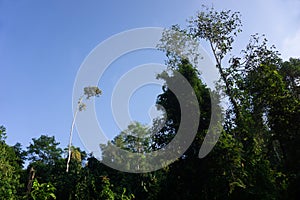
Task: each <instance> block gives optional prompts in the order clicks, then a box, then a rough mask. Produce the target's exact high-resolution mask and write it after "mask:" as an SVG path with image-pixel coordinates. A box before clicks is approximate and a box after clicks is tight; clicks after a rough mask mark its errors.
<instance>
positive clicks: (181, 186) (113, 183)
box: [0, 8, 300, 200]
mask: <svg viewBox="0 0 300 200" xmlns="http://www.w3.org/2000/svg"><path fill="white" fill-rule="evenodd" d="M240 27H241V21H240V17H239V13H237V12H231V11H221V12H218V11H215V10H214V9H210V8H209V9H208V8H207V9H206V10H205V11H203V12H199V13H198V14H197V15H196V16H195V17H194V18H192V19H191V21H190V22H189V25H188V26H187V28H180V27H179V26H173V27H172V28H171V30H176V31H179V32H180V33H182V34H184V35H187V36H188V37H190V38H193V39H194V40H196V41H202V40H203V41H206V42H208V44H209V45H210V47H211V50H212V54H213V55H214V58H215V61H216V67H217V69H218V71H219V75H220V81H219V82H218V88H219V91H211V90H210V89H208V87H207V86H206V85H205V84H204V83H203V82H202V81H201V79H200V77H201V72H199V71H198V70H197V68H196V66H194V65H195V64H197V63H194V62H190V61H189V59H188V57H184V56H180V55H178V54H173V53H172V52H169V50H170V49H172V48H173V47H172V46H171V45H173V44H174V43H176V41H175V42H174V41H173V42H170V40H172V39H173V40H174V38H172V37H170V34H169V35H168V34H166V35H165V36H167V37H164V38H162V41H161V42H162V44H161V45H160V49H162V50H164V51H166V54H167V56H168V60H167V63H168V65H169V66H168V67H169V68H168V70H169V71H168V70H167V71H165V72H163V73H162V74H160V75H158V78H160V79H163V80H164V81H165V85H164V87H163V93H162V94H160V95H159V96H158V97H157V104H160V105H161V106H163V107H164V109H165V111H166V113H167V119H166V123H165V124H164V126H163V127H162V128H161V129H160V130H159V131H157V129H155V128H153V129H149V128H148V127H146V126H144V125H142V124H140V123H139V122H134V123H133V124H131V125H130V126H129V127H128V129H127V130H124V131H123V132H121V133H120V134H119V135H117V136H116V137H115V138H114V139H113V140H112V141H111V142H109V143H108V144H106V145H101V148H102V153H103V155H102V159H103V160H105V159H112V158H113V159H114V162H116V163H117V162H121V161H120V157H118V155H117V154H115V152H114V151H110V147H111V146H112V145H115V146H117V147H119V148H121V149H124V150H126V151H130V152H132V153H136V155H139V157H141V158H142V157H143V156H142V155H143V154H145V153H148V152H151V151H155V150H158V149H163V148H164V147H165V146H166V145H167V144H168V143H169V142H170V141H171V140H172V138H174V136H175V135H176V132H177V130H178V128H179V125H180V122H181V110H180V109H181V108H180V106H182V105H180V104H179V102H178V99H177V98H176V95H175V94H174V93H173V92H172V90H170V88H169V87H168V86H170V85H171V84H173V85H174V81H177V79H176V76H177V75H176V73H175V72H179V73H180V74H181V75H183V76H184V77H185V78H186V80H187V81H188V82H189V84H190V85H191V87H192V88H193V91H194V93H195V95H196V97H197V100H198V104H199V105H197V106H199V108H200V110H201V115H200V118H199V119H198V118H191V119H190V123H191V124H198V129H197V134H196V137H195V138H194V140H193V142H192V144H191V145H190V147H189V148H188V149H187V150H186V151H185V153H184V154H183V155H182V156H181V157H180V158H178V159H177V160H176V161H175V162H173V163H172V164H170V165H168V166H165V167H164V168H162V169H160V170H157V171H154V172H149V173H125V172H120V171H117V170H114V169H111V168H109V167H107V166H106V165H104V164H103V163H102V162H101V161H99V160H97V159H96V158H94V157H93V155H87V154H86V153H85V152H84V151H82V150H81V149H80V148H78V147H74V146H70V145H69V146H68V148H66V149H65V150H62V149H61V148H59V142H57V141H56V140H55V138H54V137H53V136H48V135H41V136H40V137H39V138H33V139H32V143H30V144H29V146H28V147H27V148H26V150H24V149H23V148H22V146H21V144H19V143H17V144H16V145H14V146H9V145H7V144H6V142H5V138H6V129H5V127H3V126H1V127H0V199H122V200H130V199H149V200H150V199H185V200H188V199H191V200H193V199H263V200H265V199H297V196H298V197H299V196H300V194H299V188H300V149H299V147H298V144H299V142H300V136H299V135H300V133H299V132H300V94H299V91H300V59H296V58H291V59H290V60H289V61H285V62H283V61H282V60H281V59H280V57H279V53H278V52H277V51H276V50H275V48H274V47H269V46H268V45H267V40H266V39H265V38H263V37H260V36H258V35H253V36H252V37H251V39H250V41H249V44H248V45H247V46H246V48H245V49H244V50H242V52H241V54H240V55H237V56H229V55H228V54H229V53H230V52H231V50H232V48H233V46H232V44H233V42H234V40H235V37H236V36H237V35H238V33H239V32H240V31H241V29H240ZM170 33H171V32H170ZM177 39H178V38H177ZM201 67H205V66H201ZM175 84H180V83H178V82H176V83H175ZM85 92H87V91H85ZM97 94H100V92H98V93H97ZM182 95H186V94H182ZM211 95H213V96H214V97H215V98H216V99H219V100H220V99H221V98H227V99H228V100H229V106H228V107H226V108H225V109H223V110H222V107H221V105H220V104H219V103H218V106H217V108H214V110H212V109H211V101H212V99H211ZM90 96H93V95H90ZM90 96H89V97H90ZM193 103H194V102H191V104H189V105H187V106H193ZM216 110H218V111H220V113H223V114H224V116H223V117H224V123H222V124H221V123H220V124H215V126H221V127H223V130H222V133H221V136H220V138H219V140H218V142H217V143H216V146H215V147H214V148H213V150H212V151H211V152H210V153H209V154H208V155H207V156H206V157H205V158H202V159H200V158H199V156H198V154H199V149H200V148H201V145H202V143H203V140H204V137H205V135H206V134H207V130H208V127H209V124H210V119H211V115H212V113H213V112H216ZM221 111H222V112H221ZM159 120H160V119H156V121H154V124H155V123H157V124H159ZM71 133H72V130H71ZM186 134H188V133H186ZM66 155H68V157H67V156H66ZM68 158H69V161H70V162H69V166H68V170H67V171H66V164H67V161H68ZM122 159H124V158H122ZM125 159H126V158H125ZM25 162H27V163H28V165H26V166H24V163H25ZM140 164H143V163H142V161H141V162H139V163H136V166H135V167H136V169H137V170H138V169H139V165H140Z"/></svg>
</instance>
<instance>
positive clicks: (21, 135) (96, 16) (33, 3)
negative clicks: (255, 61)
mask: <svg viewBox="0 0 300 200" xmlns="http://www.w3.org/2000/svg"><path fill="white" fill-rule="evenodd" d="M202 4H205V5H208V6H211V5H212V4H213V5H214V6H215V7H216V8H217V9H232V10H234V11H240V12H241V14H242V22H243V30H244V31H243V33H242V34H241V35H240V37H239V39H238V41H237V43H236V44H235V46H236V47H237V48H238V49H241V48H243V47H244V46H245V44H246V43H247V41H248V39H249V36H250V35H251V34H254V33H265V34H266V37H267V38H268V39H269V41H270V43H271V44H275V45H276V46H277V48H278V50H279V51H280V52H281V53H282V54H283V58H284V59H287V58H289V57H300V23H299V22H300V1H299V0H264V1H261V0H254V1H248V0H242V1H236V0H227V1H223V0H215V1H213V0H212V1H208V0H185V1H184V0H162V1H161V0H160V1H159V0H151V1H150V0H126V1H124V0H122V1H121V0H120V1H113V0H112V1H100V0H89V1H86V0H85V1H84V0H78V1H71V0H64V1H61V0H43V1H41V0H0V125H4V126H5V127H6V128H7V134H8V139H7V142H8V144H10V145H13V144H15V143H16V142H20V143H21V144H22V145H23V146H25V147H26V146H28V144H29V142H30V141H31V139H32V138H34V137H39V136H40V135H41V134H48V135H54V136H55V137H56V139H57V141H59V142H61V145H62V147H66V146H67V143H68V136H69V129H70V125H71V121H72V90H73V83H74V80H75V77H76V73H77V70H78V69H79V67H80V65H81V63H82V62H83V60H84V58H85V57H86V56H87V55H88V54H89V52H90V51H91V50H92V49H93V48H94V47H95V46H96V45H98V44H99V43H100V42H102V41H103V40H105V39H107V38H108V37H110V36H112V35H114V34H117V33H119V32H122V31H126V30H128V29H132V28H140V27H149V26H158V27H169V26H171V25H172V24H181V25H184V24H185V20H186V19H187V18H188V17H190V16H193V15H194V14H195V13H196V11H197V10H200V9H201V5H202ZM139 60H140V61H142V58H140V57H139ZM133 67H134V66H133ZM111 73H112V74H113V73H114V72H113V71H112V72H111ZM115 73H118V72H115ZM103 87H104V88H105V86H103ZM148 89H149V88H148ZM153 91H154V92H153V99H152V102H154V101H155V92H157V91H158V90H157V88H156V89H154V90H153ZM138 94H139V93H137V94H136V95H138ZM141 94H142V92H141ZM146 106H147V105H146ZM140 109H141V110H143V109H145V108H142V107H141V108H140ZM108 110H109V109H106V110H105V112H106V111H107V112H108ZM145 110H146V109H145ZM108 116H109V114H108ZM137 120H138V119H137ZM106 123H108V124H106V125H107V127H108V128H109V127H110V125H109V122H106ZM73 144H74V145H75V146H80V147H82V144H81V142H80V140H79V138H78V136H77V134H76V132H75V137H74V140H73Z"/></svg>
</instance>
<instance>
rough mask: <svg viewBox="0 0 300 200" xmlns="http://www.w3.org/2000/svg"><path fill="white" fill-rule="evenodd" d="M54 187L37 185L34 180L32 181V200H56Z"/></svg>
mask: <svg viewBox="0 0 300 200" xmlns="http://www.w3.org/2000/svg"><path fill="white" fill-rule="evenodd" d="M54 191H55V187H54V186H53V185H52V184H51V183H41V184H40V183H39V182H38V181H37V180H36V179H35V180H34V181H33V185H32V191H31V193H30V195H31V197H32V198H33V200H40V199H45V200H48V199H56V196H55V194H54Z"/></svg>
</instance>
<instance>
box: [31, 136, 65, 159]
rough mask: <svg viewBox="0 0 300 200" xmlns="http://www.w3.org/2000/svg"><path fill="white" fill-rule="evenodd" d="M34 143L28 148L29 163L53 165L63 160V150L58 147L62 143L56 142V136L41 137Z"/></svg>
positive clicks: (34, 140)
mask: <svg viewBox="0 0 300 200" xmlns="http://www.w3.org/2000/svg"><path fill="white" fill-rule="evenodd" d="M32 141H33V143H30V145H29V146H28V147H27V153H28V160H29V161H32V162H41V163H43V164H49V165H53V164H55V161H57V160H58V159H60V158H61V154H62V149H61V148H59V147H58V145H59V144H60V143H59V142H56V141H55V137H54V136H48V135H41V136H40V137H39V138H37V139H36V138H33V139H32Z"/></svg>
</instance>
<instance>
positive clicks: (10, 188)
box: [0, 126, 20, 199]
mask: <svg viewBox="0 0 300 200" xmlns="http://www.w3.org/2000/svg"><path fill="white" fill-rule="evenodd" d="M5 139H6V129H5V127H4V126H0V196H1V198H3V199H17V194H16V193H17V189H18V187H19V184H20V183H19V171H18V169H17V166H18V163H17V162H16V160H17V157H16V155H15V154H14V151H13V149H12V148H11V147H10V146H8V145H7V144H6V143H5Z"/></svg>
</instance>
